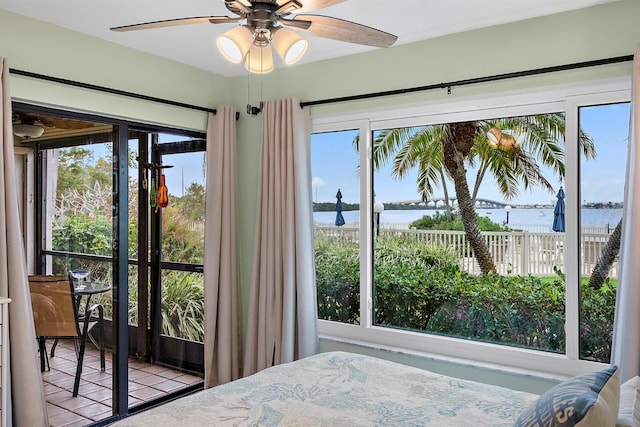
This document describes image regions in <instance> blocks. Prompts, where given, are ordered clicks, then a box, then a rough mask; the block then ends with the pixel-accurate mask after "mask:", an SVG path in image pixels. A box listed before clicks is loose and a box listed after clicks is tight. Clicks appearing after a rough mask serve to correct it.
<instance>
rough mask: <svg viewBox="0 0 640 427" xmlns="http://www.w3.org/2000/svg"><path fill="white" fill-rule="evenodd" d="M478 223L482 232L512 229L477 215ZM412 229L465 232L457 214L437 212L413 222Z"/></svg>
mask: <svg viewBox="0 0 640 427" xmlns="http://www.w3.org/2000/svg"><path fill="white" fill-rule="evenodd" d="M476 221H477V222H478V227H480V230H481V231H509V230H510V228H509V227H507V226H504V225H501V224H498V223H495V222H493V221H491V219H489V218H487V217H486V216H478V215H476ZM410 227H415V228H417V229H418V230H450V231H464V225H463V224H462V219H461V218H460V216H458V215H456V214H447V213H440V212H436V213H435V215H433V216H429V215H425V216H423V217H422V218H420V219H417V220H415V221H413V222H412V223H411V224H410Z"/></svg>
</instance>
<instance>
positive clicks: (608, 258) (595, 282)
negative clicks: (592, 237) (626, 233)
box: [589, 219, 622, 289]
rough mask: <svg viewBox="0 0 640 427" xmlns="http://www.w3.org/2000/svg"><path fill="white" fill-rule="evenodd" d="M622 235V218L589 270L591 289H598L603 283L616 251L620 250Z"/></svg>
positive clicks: (616, 253)
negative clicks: (593, 265)
mask: <svg viewBox="0 0 640 427" xmlns="http://www.w3.org/2000/svg"><path fill="white" fill-rule="evenodd" d="M621 236H622V219H620V221H619V222H618V225H616V228H615V230H613V233H611V236H610V237H609V239H608V240H607V243H606V244H605V245H604V248H603V249H602V252H601V253H600V256H599V257H598V262H597V263H596V265H595V267H593V270H592V272H591V276H590V277H589V286H590V287H592V288H593V289H600V288H601V287H602V285H603V283H604V280H605V279H606V278H607V276H608V275H609V271H610V270H611V267H612V266H613V261H615V259H616V257H617V256H618V253H619V252H620V237H621Z"/></svg>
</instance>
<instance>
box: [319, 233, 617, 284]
mask: <svg viewBox="0 0 640 427" xmlns="http://www.w3.org/2000/svg"><path fill="white" fill-rule="evenodd" d="M359 233H360V229H359V228H358V227H353V226H351V227H347V226H343V227H335V226H323V225H316V226H315V238H316V240H330V241H333V242H354V243H355V242H358V241H359ZM482 235H483V236H484V237H485V239H486V242H487V247H488V248H489V252H490V253H491V255H492V257H493V260H494V262H495V265H496V270H497V273H499V274H505V275H509V274H513V275H528V274H531V275H533V276H550V275H554V274H555V272H554V267H557V268H558V269H559V270H561V271H565V267H564V265H565V250H564V248H565V233H553V232H551V233H542V232H529V231H510V232H483V233H482ZM380 236H381V237H385V236H393V237H401V238H406V239H416V240H419V241H421V242H424V243H425V244H428V245H439V246H446V247H450V248H452V249H453V250H454V251H456V252H457V253H458V254H459V255H460V267H461V268H462V269H463V270H464V271H467V272H469V273H472V274H477V273H479V272H480V268H479V266H478V263H477V261H476V260H475V257H474V256H473V252H472V250H471V247H470V245H469V244H468V242H467V237H466V234H465V233H464V232H462V231H447V230H406V229H405V230H402V229H395V228H393V229H389V228H385V227H381V229H380ZM608 239H609V234H607V233H602V232H600V233H588V232H583V233H581V235H580V252H581V255H580V256H581V263H580V266H581V267H580V268H581V274H582V276H590V275H591V272H592V270H593V267H594V266H595V264H596V262H597V261H598V258H599V257H600V253H601V252H602V250H603V249H604V246H605V244H606V243H607V240H608ZM617 266H618V262H617V260H616V262H615V263H614V265H613V266H612V268H611V271H610V273H609V277H611V278H617Z"/></svg>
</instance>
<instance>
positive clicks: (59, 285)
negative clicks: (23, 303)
mask: <svg viewBox="0 0 640 427" xmlns="http://www.w3.org/2000/svg"><path fill="white" fill-rule="evenodd" d="M29 288H30V291H31V305H32V309H33V320H34V323H35V328H36V338H37V339H38V348H39V350H40V369H41V370H42V371H44V370H45V364H46V368H47V369H50V367H49V357H48V354H47V348H46V341H47V339H55V340H56V341H57V340H58V339H72V340H73V341H74V344H75V348H76V356H77V358H78V363H77V367H76V376H75V382H74V385H73V397H76V396H77V395H78V389H79V388H80V375H81V373H82V362H83V360H84V351H85V347H86V343H87V338H88V336H89V330H90V329H91V324H90V323H91V322H92V321H94V320H93V319H95V320H97V322H98V323H97V325H98V330H99V344H100V345H99V347H100V364H101V368H102V370H103V371H104V370H105V356H104V345H103V340H104V322H103V308H102V306H101V305H100V304H95V305H93V306H91V307H90V308H88V309H87V310H86V312H85V313H78V307H79V300H78V298H77V296H76V295H75V293H74V289H73V286H72V284H71V282H70V281H69V278H67V277H65V276H29ZM96 312H97V315H96V314H95V313H96ZM53 351H54V350H53V349H52V351H51V357H53V356H54V354H53Z"/></svg>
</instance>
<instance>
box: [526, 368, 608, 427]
mask: <svg viewBox="0 0 640 427" xmlns="http://www.w3.org/2000/svg"><path fill="white" fill-rule="evenodd" d="M619 402H620V373H619V371H618V367H617V366H612V367H610V368H607V369H604V370H602V371H598V372H591V373H588V374H583V375H579V376H577V377H574V378H571V379H569V380H567V381H564V382H562V383H560V384H558V385H556V386H554V387H553V388H551V389H549V390H548V391H547V392H546V393H544V394H543V395H541V396H540V397H539V398H538V400H536V401H535V402H533V404H532V405H531V406H530V407H528V408H527V409H525V410H524V411H523V412H522V413H521V414H520V416H519V417H518V419H517V420H516V422H515V424H514V427H571V426H581V427H582V426H585V427H606V426H614V425H615V424H616V419H617V418H618V406H619Z"/></svg>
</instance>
